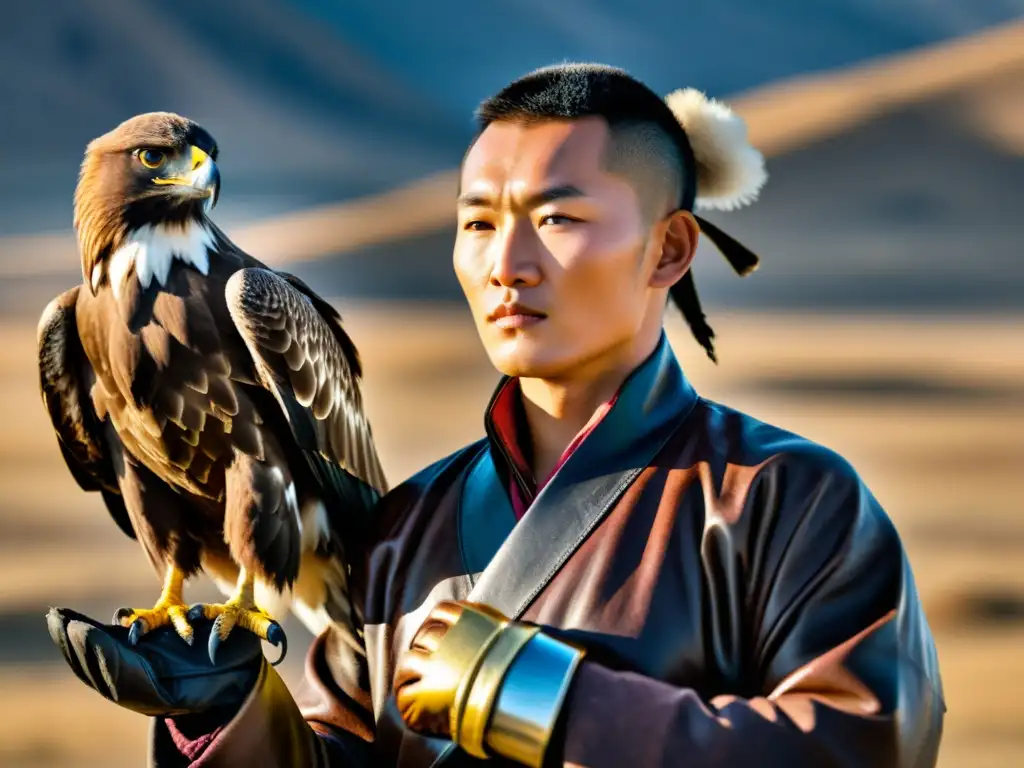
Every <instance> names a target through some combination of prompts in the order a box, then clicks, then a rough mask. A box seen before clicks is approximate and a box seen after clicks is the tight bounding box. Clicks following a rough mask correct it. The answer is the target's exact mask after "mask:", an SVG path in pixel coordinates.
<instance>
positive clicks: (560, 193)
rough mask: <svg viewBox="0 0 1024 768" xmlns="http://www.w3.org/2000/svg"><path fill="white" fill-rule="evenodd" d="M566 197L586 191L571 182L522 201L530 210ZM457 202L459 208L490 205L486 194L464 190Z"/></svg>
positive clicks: (536, 193)
mask: <svg viewBox="0 0 1024 768" xmlns="http://www.w3.org/2000/svg"><path fill="white" fill-rule="evenodd" d="M568 197H586V193H585V192H584V191H583V190H582V189H580V188H579V187H577V186H575V185H573V184H559V185H558V186H555V187H548V188H547V189H543V190H541V191H540V192H535V193H534V194H532V195H530V196H529V197H528V198H527V199H526V200H525V201H523V207H524V208H526V209H527V210H530V209H533V208H537V207H539V206H541V205H545V204H546V203H553V202H555V201H556V200H564V199H565V198H568ZM458 204H459V207H460V208H485V207H488V206H490V205H492V202H491V198H490V197H488V196H487V195H483V194H479V193H473V192H466V193H463V194H461V195H459V199H458Z"/></svg>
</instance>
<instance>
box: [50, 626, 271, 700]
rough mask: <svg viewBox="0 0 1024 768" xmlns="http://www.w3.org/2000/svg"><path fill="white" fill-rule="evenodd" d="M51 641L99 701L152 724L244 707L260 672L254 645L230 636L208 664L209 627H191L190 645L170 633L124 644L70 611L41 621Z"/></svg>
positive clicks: (120, 634)
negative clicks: (162, 719)
mask: <svg viewBox="0 0 1024 768" xmlns="http://www.w3.org/2000/svg"><path fill="white" fill-rule="evenodd" d="M46 623H47V626H48V628H49V630H50V637H51V638H53V642H54V643H56V644H57V647H58V648H60V650H61V653H63V654H64V660H65V661H67V663H68V666H70V667H71V670H72V671H73V672H74V673H75V674H76V675H77V676H78V678H79V679H80V680H81V681H82V682H83V683H85V684H86V685H88V686H89V687H90V688H92V689H94V690H95V691H96V692H97V693H99V694H100V695H101V696H103V698H105V699H108V700H109V701H112V702H114V703H115V704H119V705H120V706H122V707H125V708H126V709H130V710H133V711H135V712H139V713H141V714H143V715H150V716H169V717H176V716H180V715H186V714H198V713H200V712H207V711H210V710H213V709H225V710H226V709H229V708H235V709H237V708H238V707H240V706H241V704H242V702H244V701H245V699H246V697H248V695H249V693H250V692H251V691H252V689H253V686H254V685H255V684H256V680H257V678H258V677H259V675H260V671H261V669H262V666H263V664H264V663H265V660H264V656H263V648H262V646H261V644H260V640H259V638H257V637H256V636H255V635H253V634H251V633H249V632H232V633H231V635H229V636H228V639H227V640H225V641H224V643H223V645H221V647H220V650H219V651H218V653H217V663H216V664H212V663H211V662H210V657H209V655H208V654H207V650H206V645H207V641H208V639H209V634H210V629H211V627H212V626H213V622H211V621H206V620H204V619H201V620H198V621H195V622H194V623H193V627H194V630H195V639H196V642H194V643H193V644H192V645H187V644H185V643H183V642H181V638H180V637H179V636H178V635H177V634H176V633H175V631H174V630H173V629H172V628H170V627H163V628H160V629H157V630H154V631H153V632H151V633H149V634H148V635H146V638H145V641H144V642H140V643H138V644H137V645H131V644H130V643H129V642H128V629H127V628H126V627H122V626H117V625H110V624H100V623H99V622H97V621H94V620H93V619H90V618H89V617H88V616H83V615H82V614H80V613H77V612H76V611H72V610H70V609H67V608H51V609H50V611H49V613H48V614H47V615H46Z"/></svg>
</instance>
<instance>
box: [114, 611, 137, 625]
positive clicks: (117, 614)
mask: <svg viewBox="0 0 1024 768" xmlns="http://www.w3.org/2000/svg"><path fill="white" fill-rule="evenodd" d="M133 613H135V611H133V610H132V609H131V608H118V609H117V610H116V611H114V618H113V619H111V621H110V623H111V624H117V625H118V626H122V627H123V626H124V622H122V621H121V619H127V618H128V617H129V616H131V615H132V614H133Z"/></svg>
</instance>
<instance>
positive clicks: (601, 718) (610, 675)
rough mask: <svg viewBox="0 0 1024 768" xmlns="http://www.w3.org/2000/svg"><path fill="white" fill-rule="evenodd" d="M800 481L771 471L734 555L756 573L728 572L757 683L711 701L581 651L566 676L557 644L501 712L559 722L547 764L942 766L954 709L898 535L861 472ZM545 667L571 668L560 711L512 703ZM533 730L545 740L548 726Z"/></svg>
mask: <svg viewBox="0 0 1024 768" xmlns="http://www.w3.org/2000/svg"><path fill="white" fill-rule="evenodd" d="M800 474H801V473H800V472H799V471H798V472H797V473H796V474H794V472H793V471H789V472H787V469H786V467H785V466H784V465H782V466H779V467H770V468H769V469H768V470H767V472H766V475H765V477H764V478H763V483H764V484H763V485H762V486H761V487H760V488H759V489H758V492H757V493H756V494H752V496H753V497H756V498H755V501H753V502H751V503H750V504H748V508H747V509H746V510H745V512H744V514H745V515H754V517H751V518H748V519H747V520H746V521H745V523H744V525H743V526H739V527H736V528H734V530H733V531H732V534H734V535H735V537H736V539H737V543H736V545H735V546H736V551H734V552H732V553H730V554H732V555H735V556H736V559H737V561H739V562H742V563H744V566H742V567H746V568H750V569H751V571H754V570H756V569H763V571H762V572H761V573H760V574H755V573H753V572H748V573H747V574H746V575H745V578H743V579H737V580H734V581H733V583H734V584H743V586H742V587H740V588H742V589H743V590H744V594H743V595H732V596H731V598H730V602H731V603H732V604H737V605H740V606H745V608H744V614H745V621H749V622H750V624H751V626H750V628H749V629H748V630H746V631H747V632H749V633H750V634H749V637H750V641H751V642H752V644H753V647H752V648H751V650H750V651H749V652H745V653H744V654H743V656H744V658H746V659H749V662H748V663H749V665H750V668H749V669H748V670H746V671H745V672H744V673H742V674H741V675H740V678H741V679H742V680H743V681H744V682H750V681H753V682H754V683H757V684H756V685H755V686H754V687H753V689H751V688H749V687H748V688H747V690H745V691H740V690H737V691H736V693H737V694H739V693H743V694H745V695H713V694H708V695H707V697H706V698H702V696H701V695H700V694H699V693H698V692H696V691H694V690H691V689H686V688H679V687H676V686H673V685H670V684H668V683H665V682H662V681H659V680H654V679H651V678H647V677H644V676H642V675H639V674H636V673H633V672H628V671H613V670H611V669H609V668H607V667H604V666H601V665H600V664H598V663H596V662H593V661H588V660H587V658H586V657H584V658H583V661H582V662H581V663H579V665H578V667H576V668H575V669H573V668H572V666H571V665H567V664H566V663H565V661H564V660H563V661H560V660H559V659H558V655H557V652H556V653H553V654H552V655H551V658H540V655H539V654H537V653H535V654H534V660H533V661H532V662H531V661H529V660H528V659H526V658H522V659H520V660H517V663H515V664H513V665H512V667H510V668H509V671H508V675H507V678H506V681H505V682H504V683H503V688H504V687H506V686H507V687H508V689H509V690H508V691H507V692H505V694H503V695H502V696H499V706H498V711H497V713H496V714H495V719H498V718H501V717H502V714H501V712H500V710H501V709H502V708H508V709H511V710H519V711H520V712H527V711H529V707H530V706H532V707H533V711H535V712H543V713H545V714H544V715H543V716H546V717H557V718H558V719H557V729H556V734H555V736H554V738H553V739H552V743H551V745H550V747H549V748H548V749H547V750H546V751H547V755H548V758H547V759H546V760H545V761H544V762H545V765H558V764H564V765H571V766H576V765H582V766H588V767H589V768H603V766H609V767H610V766H620V765H637V766H640V765H643V766H656V765H685V766H687V768H702V766H709V767H710V766H720V765H764V766H769V765H773V766H774V765H779V766H789V765H815V766H819V765H820V766H829V765H836V766H838V765H843V766H854V765H872V766H879V767H880V768H882V767H884V766H893V767H896V766H898V767H899V768H911V767H913V768H924V767H925V766H933V765H934V764H935V762H936V760H937V752H938V745H939V740H940V737H941V731H942V720H943V713H944V711H945V706H944V703H943V700H942V691H941V682H940V679H939V675H938V664H937V660H936V656H935V648H934V644H933V641H932V638H931V634H930V631H929V629H928V626H927V623H926V621H925V619H924V615H923V612H922V610H921V606H920V603H919V601H918V597H917V594H916V590H915V586H914V580H913V576H912V573H911V570H910V567H909V565H908V563H907V560H906V557H905V554H904V551H903V548H902V545H901V543H900V541H899V538H898V536H897V534H896V531H895V530H894V528H893V527H892V525H891V523H890V522H889V520H888V518H886V516H885V515H884V513H882V511H881V509H880V508H879V507H878V505H877V502H876V501H875V500H874V498H873V497H872V496H871V494H870V493H869V492H868V491H867V489H866V488H865V487H864V486H863V484H862V483H861V482H860V481H859V479H858V478H857V477H856V475H853V474H852V470H841V471H839V472H838V473H837V472H829V473H825V474H824V475H817V476H815V475H813V473H812V474H811V475H808V474H807V473H806V472H804V473H803V476H800ZM787 485H789V486H790V488H789V492H787V488H786V486H787ZM792 504H798V505H800V507H799V508H797V509H795V510H794V509H793V508H788V509H786V508H784V507H783V506H780V505H792ZM787 521H789V522H787ZM664 609H668V608H667V607H666V608H664ZM711 610H716V608H715V607H712V608H711ZM562 655H563V656H564V655H565V654H564V653H563V654H562ZM531 665H532V666H533V669H527V666H531ZM544 669H547V670H549V671H551V672H555V671H557V670H558V669H564V670H565V674H566V676H567V677H569V676H571V684H570V685H568V693H567V695H565V699H564V704H563V705H562V706H561V707H559V708H558V711H555V710H554V709H552V708H548V709H545V708H543V707H537V705H536V702H535V701H534V702H533V703H532V705H531V704H529V703H523V702H515V701H513V700H512V699H513V698H514V696H513V695H512V692H513V691H515V690H525V688H524V685H523V684H522V683H523V681H528V680H530V679H533V680H537V679H542V677H543V674H542V673H543V670H544ZM517 677H518V678H519V680H518V681H517V680H516V678H517ZM742 686H743V683H738V684H737V686H736V687H737V689H739V688H741V687H742ZM549 687H551V690H552V691H555V690H557V689H558V686H557V685H549ZM556 695H558V694H556ZM526 696H527V698H528V694H527V695H526ZM502 698H505V699H508V700H507V701H504V702H503V701H502ZM505 719H508V717H507V716H506V717H505ZM520 719H521V718H520ZM541 719H543V717H542V718H541ZM534 725H535V726H536V727H534V728H532V732H535V733H543V732H545V731H547V732H549V733H550V732H551V729H552V727H554V726H555V722H553V721H549V722H547V723H541V722H538V723H536V724H534ZM521 731H522V733H524V734H526V733H529V732H531V729H530V728H526V729H521ZM492 746H497V744H495V743H494V741H493V739H492ZM521 746H522V745H519V748H520V749H521ZM504 751H505V752H506V754H507V756H509V757H513V756H514V755H513V754H512V753H511V752H509V751H508V750H504Z"/></svg>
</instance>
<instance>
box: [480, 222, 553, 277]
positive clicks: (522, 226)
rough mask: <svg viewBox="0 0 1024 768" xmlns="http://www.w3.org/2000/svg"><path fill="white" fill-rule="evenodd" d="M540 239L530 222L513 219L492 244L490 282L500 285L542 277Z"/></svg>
mask: <svg viewBox="0 0 1024 768" xmlns="http://www.w3.org/2000/svg"><path fill="white" fill-rule="evenodd" d="M539 245H540V243H539V241H538V238H537V236H536V233H535V232H534V231H533V228H532V227H531V226H530V225H529V223H520V222H515V223H514V224H511V225H510V226H508V227H507V228H505V230H504V231H503V232H502V234H501V236H500V237H499V238H497V239H496V240H495V242H494V244H493V246H492V247H493V248H494V261H493V262H492V266H491V285H494V286H499V287H502V288H514V287H525V286H531V285H537V284H538V283H539V282H540V281H541V270H540V253H539Z"/></svg>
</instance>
